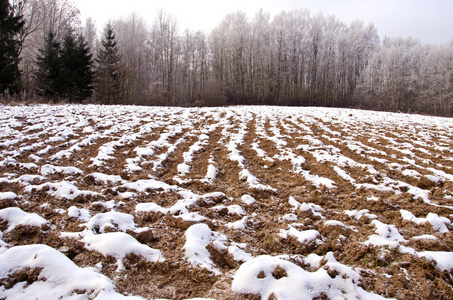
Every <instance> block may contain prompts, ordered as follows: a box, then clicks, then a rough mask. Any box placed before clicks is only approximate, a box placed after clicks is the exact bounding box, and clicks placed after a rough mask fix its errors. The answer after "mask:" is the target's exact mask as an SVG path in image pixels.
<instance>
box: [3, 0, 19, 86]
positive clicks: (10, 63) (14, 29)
mask: <svg viewBox="0 0 453 300" xmlns="http://www.w3.org/2000/svg"><path fill="white" fill-rule="evenodd" d="M18 5H21V3H19V4H18ZM24 25H25V21H24V20H23V16H22V15H16V14H15V7H13V6H12V5H11V4H10V3H9V1H8V0H0V93H2V92H4V91H6V90H8V91H9V92H10V93H14V92H18V91H19V90H20V83H19V78H20V71H19V51H20V47H21V42H20V40H19V39H18V34H19V33H20V32H21V30H22V29H23V27H24Z"/></svg>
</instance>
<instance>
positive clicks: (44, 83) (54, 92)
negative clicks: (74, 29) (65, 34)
mask: <svg viewBox="0 0 453 300" xmlns="http://www.w3.org/2000/svg"><path fill="white" fill-rule="evenodd" d="M60 48H61V46H60V43H59V42H57V41H56V39H55V34H54V33H53V32H49V33H48V34H47V35H46V38H45V43H44V48H43V49H40V50H39V52H40V54H38V56H37V58H36V60H37V62H36V64H37V66H38V70H37V72H36V82H37V92H38V94H39V95H41V96H44V97H47V98H48V99H53V101H54V102H56V101H57V98H58V97H61V95H62V93H63V90H64V88H63V80H62V67H63V64H62V60H61V57H60V52H61V49H60Z"/></svg>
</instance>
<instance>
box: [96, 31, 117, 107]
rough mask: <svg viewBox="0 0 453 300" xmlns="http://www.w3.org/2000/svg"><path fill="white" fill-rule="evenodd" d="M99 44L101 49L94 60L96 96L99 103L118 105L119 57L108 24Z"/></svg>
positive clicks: (112, 33)
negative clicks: (95, 65)
mask: <svg viewBox="0 0 453 300" xmlns="http://www.w3.org/2000/svg"><path fill="white" fill-rule="evenodd" d="M101 44H102V47H101V48H100V49H99V52H98V57H97V59H96V62H97V63H98V68H97V85H96V95H97V98H98V100H100V101H101V103H105V104H114V103H118V102H119V92H120V88H119V62H120V56H119V51H118V47H117V42H116V40H115V34H114V32H113V28H112V25H111V24H110V23H108V24H107V26H106V28H105V31H104V37H103V38H102V42H101Z"/></svg>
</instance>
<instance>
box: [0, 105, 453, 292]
mask: <svg viewBox="0 0 453 300" xmlns="http://www.w3.org/2000/svg"><path fill="white" fill-rule="evenodd" d="M452 221H453V120H452V119H444V118H439V117H429V116H420V115H406V114H391V113H381V112H370V111H360V110H347V109H326V108H295V107H294V108H290V107H227V108H201V109H195V108H192V109H189V108H165V107H163V108H149V107H133V106H131V107H126V106H95V105H88V106H81V105H80V106H78V105H55V106H50V105H37V106H0V299H3V298H5V299H18V298H22V299H30V298H33V299H34V298H40V299H41V298H42V299H58V297H63V298H65V297H67V298H71V299H72V298H73V299H95V298H96V299H103V298H104V297H109V298H112V297H113V298H114V297H117V298H118V299H120V298H122V297H123V296H126V295H133V296H137V297H143V298H146V299H156V298H166V299H185V298H196V297H198V298H212V299H260V297H261V298H262V299H280V300H282V299H381V298H382V297H383V298H396V299H453V278H452V275H453V236H452V233H451V230H453V225H452ZM46 297H47V298H46ZM132 298H133V297H132ZM115 299H116V298H115Z"/></svg>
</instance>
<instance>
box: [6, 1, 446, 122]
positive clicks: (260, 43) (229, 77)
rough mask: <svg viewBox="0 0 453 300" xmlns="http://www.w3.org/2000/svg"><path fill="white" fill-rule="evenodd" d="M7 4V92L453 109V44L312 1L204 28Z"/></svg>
mask: <svg viewBox="0 0 453 300" xmlns="http://www.w3.org/2000/svg"><path fill="white" fill-rule="evenodd" d="M0 1H1V3H2V4H1V5H2V6H1V13H0V19H1V20H0V22H2V23H1V24H0V25H1V26H0V28H1V29H0V30H2V39H4V40H6V39H9V40H10V41H14V42H12V44H11V45H12V46H10V47H9V48H8V47H6V46H4V45H7V44H8V43H6V42H4V41H2V43H0V60H1V62H0V69H1V70H0V92H3V95H4V96H3V98H4V99H7V98H9V99H10V98H11V97H13V96H12V95H15V96H16V97H20V98H22V99H31V100H37V101H53V102H60V101H66V102H77V103H103V104H126V105H130V104H136V105H178V106H218V105H290V106H329V107H354V108H363V109H374V110H386V111H400V112H411V113H412V112H414V113H426V114H435V115H442V116H452V115H453V41H452V42H451V43H449V44H443V45H430V44H422V43H421V42H420V41H418V40H416V39H413V38H410V37H409V38H391V39H390V38H382V39H381V38H380V37H379V35H378V32H377V30H376V28H375V27H374V25H373V24H368V25H367V24H364V22H362V21H355V22H352V23H351V24H345V23H344V22H342V21H341V20H338V19H337V18H336V17H335V16H333V15H332V16H326V15H323V14H320V13H318V14H313V13H311V12H310V11H308V10H304V9H301V10H295V11H290V12H282V13H280V14H278V15H276V16H275V17H271V16H270V14H268V13H266V12H264V11H262V10H261V11H258V12H257V13H256V14H255V16H254V17H253V18H248V17H247V15H246V14H245V13H243V12H240V11H237V12H234V13H230V14H227V15H226V16H225V17H224V19H223V20H219V24H218V26H217V27H216V28H215V29H213V30H212V31H211V32H209V33H204V32H200V31H197V32H193V31H190V30H188V29H183V28H180V27H179V26H178V21H177V20H176V19H175V18H174V17H172V16H171V15H168V14H166V13H164V12H163V11H160V12H158V13H157V17H156V18H155V20H144V19H143V18H141V17H140V16H138V15H137V14H132V15H131V16H129V17H127V18H122V19H117V20H112V21H111V22H110V23H109V24H106V25H105V26H104V25H103V27H102V28H97V27H96V25H95V23H94V22H93V21H92V20H91V19H88V20H86V22H84V24H82V22H81V20H80V13H79V10H78V8H77V7H76V6H75V5H74V4H73V2H71V1H68V0H44V1H41V0H39V1H38V0H27V1H16V2H14V3H11V1H7V0H0ZM125 5H126V4H125ZM200 17H202V16H201V15H200ZM12 23H15V24H16V25H17V26H16V27H15V28H13V27H14V26H11V28H10V27H8V26H6V25H5V24H12ZM6 31H8V34H6ZM5 49H6V50H5ZM8 49H9V52H8V51H7V50H8ZM12 49H13V50H14V51H12ZM4 53H6V54H4ZM15 55H17V59H16V58H14V56H15ZM11 64H12V65H14V64H15V65H17V68H16V67H13V68H11V66H10V65H11ZM5 69H6V70H9V71H8V72H10V73H8V72H6V71H5ZM11 70H13V71H11ZM11 72H12V73H11ZM5 74H6V75H5ZM7 74H14V75H10V76H8V75H7ZM12 78H13V79H14V80H11V79H12ZM8 81H13V82H8ZM8 95H10V96H8Z"/></svg>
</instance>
